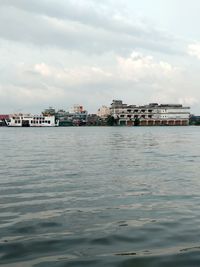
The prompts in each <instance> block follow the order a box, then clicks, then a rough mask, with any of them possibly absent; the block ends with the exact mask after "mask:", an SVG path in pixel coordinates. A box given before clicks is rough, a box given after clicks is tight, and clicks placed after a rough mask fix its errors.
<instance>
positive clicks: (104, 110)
mask: <svg viewBox="0 0 200 267" xmlns="http://www.w3.org/2000/svg"><path fill="white" fill-rule="evenodd" d="M110 112H111V110H110V108H109V107H107V106H102V107H100V108H99V109H98V111H97V116H98V117H100V118H101V119H106V118H107V117H108V116H109V115H110Z"/></svg>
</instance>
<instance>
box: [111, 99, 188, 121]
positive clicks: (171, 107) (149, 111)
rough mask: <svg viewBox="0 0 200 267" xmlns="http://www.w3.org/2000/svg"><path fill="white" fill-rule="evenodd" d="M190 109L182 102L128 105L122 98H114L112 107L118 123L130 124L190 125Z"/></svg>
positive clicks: (112, 112) (112, 113)
mask: <svg viewBox="0 0 200 267" xmlns="http://www.w3.org/2000/svg"><path fill="white" fill-rule="evenodd" d="M189 109H190V108H189V107H183V106H182V105H181V104H157V103H151V104H148V105H144V106H136V105H127V104H123V102H122V101H121V100H113V102H112V104H111V108H110V110H111V115H112V116H113V117H114V118H115V120H116V123H117V125H129V126H132V125H142V126H154V125H155V126H156V125H170V126H181V125H188V124H189V116H190V112H189Z"/></svg>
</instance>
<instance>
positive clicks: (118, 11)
mask: <svg viewBox="0 0 200 267" xmlns="http://www.w3.org/2000/svg"><path fill="white" fill-rule="evenodd" d="M152 2H154V3H155V8H154V6H147V5H148V4H147V1H146V0H141V1H140V4H139V1H135V0H133V1H131V0H130V1H129V0H124V1H122V0H121V1H120V0H116V1H109V0H107V1H106V0H104V1H97V0H96V1H95V0H68V1H64V0H30V1H27V0H6V1H5V0H2V1H1V0H0V53H1V62H0V70H1V76H0V107H1V111H0V112H1V113H11V112H14V111H31V112H34V113H40V112H41V111H42V110H43V109H44V108H46V107H48V106H50V105H51V106H54V107H56V108H64V109H69V108H70V107H71V106H72V105H73V104H83V105H84V106H85V107H86V108H87V109H88V111H89V112H96V111H97V109H98V108H99V106H101V105H102V104H106V105H109V104H110V102H111V101H112V99H122V100H124V101H125V102H127V103H129V104H145V103H148V102H159V103H182V104H184V105H190V106H191V108H192V112H195V113H198V112H199V113H200V108H199V99H200V91H199V88H198V85H199V84H200V78H199V68H200V40H199V39H198V24H194V25H193V28H192V30H191V31H190V30H189V28H188V23H187V22H186V21H184V19H183V16H182V13H184V12H186V9H188V6H187V5H186V3H188V2H187V0H185V1H180V0H174V1H173V2H172V1H171V0H169V2H168V4H167V5H166V3H165V6H164V7H162V5H159V2H158V1H157V0H154V1H152ZM192 2H193V5H192ZM190 3H191V6H190V7H191V15H190V16H191V17H190V19H191V20H192V19H193V17H194V18H195V20H198V18H197V16H195V14H196V9H197V8H198V2H197V1H196V0H192V1H190ZM147 7H148V8H147ZM180 7H181V8H180ZM155 9H156V12H157V13H156V15H155ZM172 14H174V15H173V16H172ZM193 15H194V16H193ZM199 20H200V19H199ZM199 22H200V21H199ZM173 23H174V24H173ZM173 25H174V27H173ZM195 27H196V31H195ZM184 29H185V31H184Z"/></svg>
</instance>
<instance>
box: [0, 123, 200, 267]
mask: <svg viewBox="0 0 200 267" xmlns="http://www.w3.org/2000/svg"><path fill="white" fill-rule="evenodd" d="M0 140H1V150H0V265H2V266H12V267H14V266H17V267H27V266H35V267H43V266H48V267H51V266H55V267H58V266H67V267H68V266H74V267H78V266H81V267H82V266H92V267H100V266H107V267H112V266H117V267H122V266H125V267H126V266H127V267H134V266H137V267H143V266H145V267H149V266H151V267H157V266H159V267H160V266H162V267H165V266H170V267H172V266H175V267H179V266H181V267H184V266H190V267H194V266H200V128H198V127H130V128H129V127H110V128H109V127H90V128H89V127H85V128H84V127H83V128H81V127H77V128H76V127H75V128H71V127H68V128H48V129H47V128H19V129H17V128H0Z"/></svg>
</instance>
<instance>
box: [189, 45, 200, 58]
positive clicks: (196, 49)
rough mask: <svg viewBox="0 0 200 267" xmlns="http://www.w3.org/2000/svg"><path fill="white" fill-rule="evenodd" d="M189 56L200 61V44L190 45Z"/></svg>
mask: <svg viewBox="0 0 200 267" xmlns="http://www.w3.org/2000/svg"><path fill="white" fill-rule="evenodd" d="M188 54H189V55H191V56H195V57H197V58H198V59H200V43H194V44H190V45H188Z"/></svg>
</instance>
